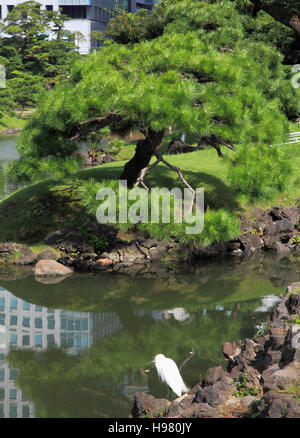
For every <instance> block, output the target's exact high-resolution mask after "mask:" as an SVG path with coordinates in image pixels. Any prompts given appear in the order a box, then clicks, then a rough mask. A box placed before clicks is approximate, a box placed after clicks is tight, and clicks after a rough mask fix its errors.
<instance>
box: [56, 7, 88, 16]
mask: <svg viewBox="0 0 300 438" xmlns="http://www.w3.org/2000/svg"><path fill="white" fill-rule="evenodd" d="M60 9H61V13H62V14H65V15H67V16H68V17H70V18H86V6H61V7H60Z"/></svg>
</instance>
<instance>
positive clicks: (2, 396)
mask: <svg viewBox="0 0 300 438" xmlns="http://www.w3.org/2000/svg"><path fill="white" fill-rule="evenodd" d="M4 399H5V389H4V388H0V400H1V401H2V400H4Z"/></svg>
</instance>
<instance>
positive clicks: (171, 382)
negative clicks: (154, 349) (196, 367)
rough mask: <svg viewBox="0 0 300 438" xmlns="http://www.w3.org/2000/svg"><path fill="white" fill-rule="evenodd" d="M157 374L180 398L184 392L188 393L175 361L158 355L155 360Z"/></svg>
mask: <svg viewBox="0 0 300 438" xmlns="http://www.w3.org/2000/svg"><path fill="white" fill-rule="evenodd" d="M154 363H155V366H156V370H157V374H158V375H159V377H160V378H161V380H162V381H163V382H164V383H166V384H167V385H168V386H169V387H170V388H171V389H172V391H174V392H175V394H177V395H178V397H180V396H181V394H182V393H183V392H188V390H189V389H188V388H187V386H186V385H185V383H184V381H183V379H182V377H181V375H180V372H179V369H178V367H177V365H176V363H175V362H174V360H173V359H170V358H169V357H165V356H164V355H163V354H158V355H156V356H155V358H154Z"/></svg>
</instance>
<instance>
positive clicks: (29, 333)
mask: <svg viewBox="0 0 300 438" xmlns="http://www.w3.org/2000/svg"><path fill="white" fill-rule="evenodd" d="M120 329H121V322H120V320H119V318H118V317H117V315H115V314H114V313H107V314H105V313H103V314H96V313H95V314H93V313H90V312H73V311H67V310H59V309H56V310H53V309H48V308H46V307H42V306H38V305H35V304H31V303H28V302H26V301H24V300H22V299H20V298H16V297H15V296H14V295H13V294H11V293H10V292H8V291H7V290H5V289H3V288H1V287H0V418H1V417H5V418H7V417H10V418H12V417H18V418H20V417H32V416H34V412H33V411H34V408H33V404H31V403H29V402H27V401H26V398H25V396H24V394H23V393H22V391H21V390H20V389H18V388H17V386H16V384H15V379H16V376H17V370H13V369H10V368H9V367H8V364H7V363H6V361H5V356H6V355H7V354H8V352H9V350H10V348H13V347H18V348H22V349H24V348H25V349H26V348H31V349H34V350H45V349H47V348H51V347H53V346H55V345H56V346H58V347H64V348H66V352H67V353H68V354H77V353H79V352H81V351H83V350H85V349H86V348H88V347H90V346H91V345H92V343H93V342H94V341H95V340H97V339H101V338H103V337H105V336H109V335H112V334H113V333H114V332H116V331H118V330H120Z"/></svg>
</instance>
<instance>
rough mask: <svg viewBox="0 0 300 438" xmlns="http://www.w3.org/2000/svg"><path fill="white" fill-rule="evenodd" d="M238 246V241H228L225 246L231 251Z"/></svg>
mask: <svg viewBox="0 0 300 438" xmlns="http://www.w3.org/2000/svg"><path fill="white" fill-rule="evenodd" d="M240 246H241V244H240V242H228V245H227V248H228V249H229V251H233V250H235V249H238V248H240Z"/></svg>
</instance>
